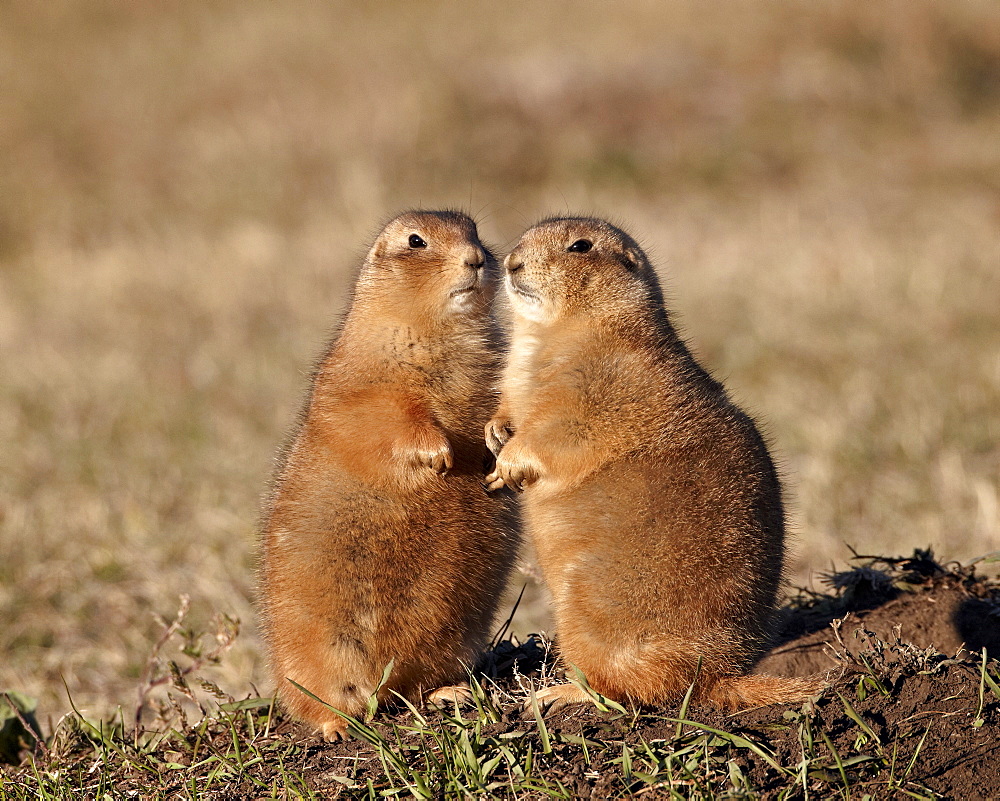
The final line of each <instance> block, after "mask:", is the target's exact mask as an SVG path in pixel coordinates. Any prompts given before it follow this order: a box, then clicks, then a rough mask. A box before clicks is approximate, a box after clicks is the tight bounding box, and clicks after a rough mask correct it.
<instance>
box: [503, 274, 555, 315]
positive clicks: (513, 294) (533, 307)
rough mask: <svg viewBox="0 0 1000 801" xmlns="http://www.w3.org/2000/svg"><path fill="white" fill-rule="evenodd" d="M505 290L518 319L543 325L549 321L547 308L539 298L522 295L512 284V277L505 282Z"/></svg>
mask: <svg viewBox="0 0 1000 801" xmlns="http://www.w3.org/2000/svg"><path fill="white" fill-rule="evenodd" d="M504 289H505V290H506V291H507V298H508V300H509V301H510V307H511V310H512V311H513V312H514V314H516V315H517V316H518V317H523V318H524V319H525V320H531V322H533V323H543V322H545V321H546V320H547V319H548V315H547V314H546V313H545V308H544V306H543V305H542V302H541V301H540V300H539V299H538V298H533V297H529V296H528V295H522V294H521V293H520V292H518V291H517V290H516V289H514V287H513V285H512V284H511V280H510V276H508V277H507V278H506V279H505V280H504Z"/></svg>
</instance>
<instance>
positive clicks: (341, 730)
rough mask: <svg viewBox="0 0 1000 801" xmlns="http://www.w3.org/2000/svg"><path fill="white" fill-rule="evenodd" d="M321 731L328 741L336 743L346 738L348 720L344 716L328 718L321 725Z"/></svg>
mask: <svg viewBox="0 0 1000 801" xmlns="http://www.w3.org/2000/svg"><path fill="white" fill-rule="evenodd" d="M320 731H321V732H322V733H323V739H324V740H326V741H327V742H331V743H335V742H337V740H346V739H347V721H346V720H344V719H343V718H336V719H335V720H328V721H326V723H324V724H323V725H322V726H320Z"/></svg>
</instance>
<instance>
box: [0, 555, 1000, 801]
mask: <svg viewBox="0 0 1000 801" xmlns="http://www.w3.org/2000/svg"><path fill="white" fill-rule="evenodd" d="M831 584H832V587H831V591H830V592H829V593H825V594H820V595H811V596H809V595H803V596H799V597H798V599H797V603H796V604H795V605H793V606H790V607H788V608H786V609H785V610H784V611H785V632H784V637H785V638H787V639H786V641H785V642H783V643H782V644H780V645H779V646H777V647H776V648H775V649H774V650H773V651H772V653H771V654H770V655H769V656H768V657H767V658H766V659H765V660H764V662H763V663H762V666H761V667H762V668H766V669H767V670H768V671H769V672H772V673H778V674H788V675H792V674H796V673H798V674H804V673H811V672H813V671H815V670H824V671H827V670H828V671H832V672H831V681H832V684H831V686H830V688H829V689H828V690H827V691H825V692H824V693H823V695H822V696H821V697H819V699H818V700H817V701H816V702H815V703H813V702H810V703H807V704H805V705H804V706H802V707H801V708H798V707H796V708H782V707H768V708H761V709H756V710H751V711H748V712H745V713H740V714H736V715H730V716H726V715H721V714H720V713H718V712H715V711H713V710H711V709H704V708H699V707H695V706H691V707H689V708H685V706H684V705H683V704H679V705H672V706H668V707H666V708H657V709H648V708H647V709H642V710H631V709H629V710H625V709H620V710H615V709H605V710H604V711H600V710H598V709H597V708H595V707H591V706H588V707H570V708H567V709H565V710H561V711H557V712H552V713H550V714H549V715H548V717H547V718H545V719H544V720H543V721H542V722H539V717H538V716H537V714H536V711H535V710H534V709H532V708H531V706H530V696H527V695H526V691H529V690H530V689H531V688H532V687H538V686H540V685H542V684H545V683H548V682H551V681H552V680H553V678H554V670H553V667H552V664H551V663H552V654H551V652H550V650H549V648H548V644H547V643H546V642H545V641H543V640H541V639H539V638H534V637H533V638H530V639H528V640H527V641H525V642H524V643H522V644H519V645H517V644H514V643H511V642H510V641H504V642H501V643H500V644H499V645H498V646H497V648H496V649H495V650H494V651H493V652H492V653H491V654H490V656H489V658H488V659H487V660H486V661H485V662H484V665H483V666H482V667H483V671H482V672H481V673H480V675H479V680H480V681H481V683H482V686H483V687H484V691H483V692H482V693H481V694H479V697H480V701H479V708H478V710H476V709H473V710H466V711H465V712H464V713H463V715H462V716H461V717H460V718H456V717H453V716H450V715H448V716H444V715H442V714H441V713H439V712H428V711H426V710H425V711H423V712H420V713H417V712H412V711H409V710H405V709H403V710H398V711H396V712H388V713H379V714H378V715H377V716H376V717H375V718H374V720H373V721H372V722H371V723H369V724H366V723H363V722H360V721H358V722H357V723H356V725H354V726H352V730H353V733H354V735H355V736H354V737H353V738H352V739H349V740H347V741H346V742H339V743H325V742H323V741H322V740H320V739H317V738H316V736H314V735H313V734H311V733H310V732H309V731H307V730H305V729H303V727H301V726H299V725H298V724H295V723H293V722H291V721H289V720H286V719H284V718H283V717H281V716H280V715H278V714H273V715H270V716H269V714H268V713H269V707H268V702H267V700H266V699H259V698H250V699H247V701H244V702H242V703H237V704H235V705H234V704H229V705H224V706H223V709H228V710H229V711H228V712H227V713H222V714H220V713H218V712H216V714H215V715H214V716H212V717H210V718H208V719H206V720H204V721H202V722H201V723H200V724H192V725H181V723H180V721H179V719H177V718H176V717H175V718H174V721H173V728H172V730H170V731H171V733H170V734H169V735H168V736H166V737H163V738H162V739H157V738H154V739H153V740H151V741H148V743H147V745H146V746H144V747H140V748H135V747H133V745H132V742H133V741H132V738H131V737H130V736H129V735H128V734H123V733H122V732H121V731H117V732H115V731H113V730H111V729H108V730H106V731H104V732H103V734H102V735H101V736H98V735H96V734H95V732H94V731H93V730H89V729H87V728H86V727H85V726H83V725H81V724H80V723H79V722H75V723H74V722H72V721H67V722H65V723H64V724H63V725H62V726H61V727H60V729H59V731H58V732H57V733H56V735H55V737H53V738H50V740H49V743H48V750H47V752H43V751H41V750H36V752H35V759H36V763H35V766H34V767H29V766H22V767H21V768H20V769H15V768H9V767H8V768H5V769H4V774H3V776H4V782H5V784H4V788H5V789H4V793H5V794H7V793H9V794H10V795H11V797H15V796H20V795H21V794H22V793H24V794H28V793H29V792H31V791H32V790H34V789H36V788H39V787H42V788H44V787H45V786H48V788H49V789H50V790H51V789H52V788H54V787H57V786H60V785H58V781H62V782H69V783H71V784H69V785H62V787H63V789H65V787H66V786H71V787H73V788H75V789H76V790H77V791H87V792H91V793H95V794H97V795H99V794H100V793H99V791H100V789H101V788H102V787H113V788H115V790H116V792H124V791H126V790H128V789H134V790H136V791H138V792H141V793H149V792H154V793H158V794H162V795H163V796H167V795H170V794H179V795H180V796H182V797H186V796H187V795H189V794H200V795H202V796H204V797H218V798H239V797H250V796H253V795H257V796H264V797H270V796H271V795H278V796H282V793H284V794H285V795H288V794H291V795H305V796H310V795H318V796H321V797H345V798H346V797H358V796H361V797H365V796H371V795H375V794H388V795H395V794H401V795H403V796H409V795H411V794H412V795H416V796H417V797H441V796H442V795H445V796H452V795H461V794H463V793H468V794H470V795H491V796H496V797H522V798H534V797H567V798H574V797H579V798H589V797H593V798H607V797H624V796H628V795H633V794H636V795H638V794H644V795H645V796H646V797H651V798H659V797H671V793H674V794H675V796H679V797H718V796H723V797H740V798H756V797H760V798H773V797H790V798H800V797H807V796H808V797H819V798H828V797H835V796H837V797H845V798H846V797H850V798H862V797H863V796H865V795H870V796H871V797H872V798H890V797H915V798H952V799H963V800H964V799H989V798H997V797H1000V685H998V682H1000V664H998V663H997V662H996V661H995V658H996V657H997V656H998V655H1000V652H998V650H997V646H998V639H997V631H998V628H1000V626H998V621H1000V585H998V584H997V583H996V582H993V581H989V580H984V579H982V578H980V577H977V575H976V574H975V573H974V572H973V571H972V570H969V569H960V568H959V567H958V566H956V565H952V566H942V565H939V564H937V563H936V562H934V561H933V559H932V558H930V557H929V555H928V554H926V553H922V552H918V553H916V554H915V555H914V557H913V558H911V559H905V560H902V559H901V560H892V561H889V562H886V561H878V562H869V563H868V564H867V565H866V566H863V567H860V568H857V569H854V570H852V571H848V572H846V573H840V574H837V575H836V576H834V577H832V582H831ZM831 621H833V622H834V623H833V625H831ZM962 642H964V643H965V644H966V646H967V648H966V649H964V650H961V649H959V645H960V644H961V643H962ZM981 648H986V649H987V653H986V656H984V655H983V653H982V651H981V650H979V649H981ZM174 694H175V696H176V695H177V692H176V689H175V690H174ZM526 698H528V699H529V700H528V708H527V709H525V707H524V705H525V702H526ZM166 714H167V716H170V712H169V710H167V711H166ZM681 719H683V720H684V722H683V723H682V722H679V721H680V720H681ZM162 731H167V729H161V733H162ZM53 776H55V777H57V778H55V779H53V778H51V777H53ZM45 777H50V778H48V779H46V778H45ZM46 781H48V785H46ZM727 794H729V795H727ZM5 797H6V796H5ZM282 797H284V796H282Z"/></svg>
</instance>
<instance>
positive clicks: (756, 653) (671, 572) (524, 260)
mask: <svg viewBox="0 0 1000 801" xmlns="http://www.w3.org/2000/svg"><path fill="white" fill-rule="evenodd" d="M579 240H586V241H588V242H591V243H592V244H593V247H592V249H590V250H589V252H572V251H570V250H568V248H570V247H571V246H572V245H573V243H575V242H577V241H579ZM505 267H506V290H507V297H508V300H509V303H510V307H511V309H510V310H511V323H512V336H511V345H510V348H511V356H510V358H509V360H508V365H507V368H506V370H505V372H504V376H503V381H502V397H501V401H500V407H499V410H498V412H497V414H496V415H495V417H494V418H493V419H492V420H491V421H490V422H489V423H488V424H487V426H486V429H485V431H486V440H487V443H488V444H489V445H490V447H491V448H492V449H493V451H494V453H497V454H498V455H497V465H496V470H495V471H494V472H493V474H491V475H490V476H488V477H487V483H488V484H489V485H490V487H491V488H493V489H495V488H499V487H502V486H504V485H506V486H510V487H514V488H521V489H524V495H523V498H522V501H523V502H522V514H523V521H524V526H525V532H526V533H527V534H528V535H530V537H531V538H532V540H533V542H534V545H535V549H536V551H537V554H538V560H539V565H540V567H541V569H542V572H543V574H544V576H545V580H546V583H547V584H548V586H549V589H550V591H551V594H552V598H553V602H554V606H555V617H556V624H557V629H558V642H559V648H560V652H561V654H562V656H563V659H564V660H565V661H566V662H567V663H569V664H570V665H574V666H575V667H577V668H578V669H579V670H581V671H582V673H583V674H584V675H585V676H586V678H587V680H588V682H589V684H590V686H591V687H592V688H593V689H594V690H596V691H597V692H599V693H601V694H602V695H605V696H607V697H609V698H612V699H616V700H624V699H632V700H635V701H638V702H643V703H657V702H663V701H666V700H670V699H676V698H679V697H681V696H682V695H683V694H684V692H685V691H686V689H687V688H688V687H689V686H690V685H691V683H692V682H694V681H695V677H696V675H697V677H698V679H697V682H696V685H695V698H696V699H700V700H705V701H709V702H712V703H714V704H716V705H718V706H720V707H723V708H725V709H737V708H744V707H750V706H758V705H762V704H770V703H777V702H786V701H797V700H801V699H803V698H805V697H807V696H809V695H810V694H812V693H814V692H816V691H817V690H818V689H819V687H820V686H821V685H820V683H819V682H817V681H812V680H806V681H803V680H794V679H782V678H777V677H771V676H750V675H745V674H747V673H748V672H749V671H750V669H751V668H752V667H753V664H754V662H756V660H757V659H758V658H759V657H760V655H761V652H762V649H763V648H764V646H765V644H766V642H767V638H768V632H769V623H770V618H771V616H772V612H773V609H774V605H775V597H776V592H777V589H778V585H779V582H780V579H781V573H782V557H783V547H784V546H783V540H784V516H783V511H782V502H781V488H780V485H779V482H778V477H777V475H776V472H775V469H774V467H773V465H772V463H771V459H770V458H769V456H768V452H767V448H766V447H765V444H764V441H763V440H762V438H761V436H760V434H759V433H758V431H757V429H756V427H755V426H754V424H753V422H752V421H751V420H750V418H749V417H747V415H746V414H744V413H743V412H742V411H741V410H740V409H739V408H738V407H736V406H735V405H734V404H733V403H732V402H731V401H730V400H729V398H728V397H727V395H726V393H725V390H724V389H723V387H722V386H721V385H720V384H718V383H717V382H716V381H714V380H713V379H712V378H711V377H710V376H709V375H708V374H707V373H706V372H705V371H704V370H703V369H702V368H701V367H700V366H699V365H698V364H697V363H696V362H695V360H694V359H693V357H692V356H691V354H690V353H689V352H688V350H687V348H686V347H685V345H684V343H683V342H682V340H681V339H680V338H679V337H678V336H677V334H676V333H675V331H674V329H673V327H672V326H671V324H670V322H669V319H668V316H667V312H666V311H665V309H664V306H663V299H662V295H661V292H660V287H659V284H658V281H657V279H656V275H655V273H654V272H653V269H652V267H651V266H650V264H649V261H648V259H647V258H646V256H645V254H644V253H643V252H642V250H641V249H640V248H639V246H638V245H637V244H636V243H635V242H634V241H633V240H632V239H631V238H630V237H629V236H628V235H627V234H625V233H624V232H622V231H620V230H618V229H617V228H615V227H613V226H611V225H609V224H608V223H606V222H603V221H601V220H593V219H559V220H549V221H546V222H543V223H541V224H539V225H537V226H535V227H534V228H531V229H529V230H528V231H527V232H526V233H525V234H524V235H523V236H522V237H521V240H520V242H519V243H518V244H517V246H516V247H515V248H514V250H513V252H512V253H511V254H510V255H509V256H508V257H507V260H506V261H505ZM570 687H572V685H570ZM549 696H551V697H549ZM549 696H546V697H547V698H549V700H557V699H558V700H561V701H562V702H576V701H580V700H582V698H581V696H580V693H579V692H578V691H577V690H575V689H570V688H569V687H567V688H565V689H561V690H560V689H555V688H554V689H553V690H552V692H551V693H549Z"/></svg>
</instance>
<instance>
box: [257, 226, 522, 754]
mask: <svg viewBox="0 0 1000 801" xmlns="http://www.w3.org/2000/svg"><path fill="white" fill-rule="evenodd" d="M495 272H496V262H495V260H494V259H493V258H492V256H491V255H490V253H489V251H488V250H487V249H486V248H485V247H484V246H483V245H482V243H481V242H480V241H479V237H478V233H477V231H476V225H475V223H474V222H473V221H472V220H471V219H470V218H469V217H467V216H465V215H464V214H460V213H457V212H429V211H414V212H408V213H405V214H402V215H400V216H399V217H397V218H396V219H394V220H392V221H391V222H390V223H389V224H388V225H386V227H385V228H384V229H383V231H382V232H381V233H380V234H379V235H378V237H377V238H376V240H375V242H374V244H373V245H372V247H371V249H370V250H369V252H368V255H367V256H366V257H365V260H364V263H363V265H362V267H361V271H360V274H359V276H358V279H357V282H356V285H355V288H354V296H353V299H352V303H351V306H350V309H349V310H348V312H347V314H346V317H345V318H344V321H343V324H342V327H341V330H340V332H339V334H338V335H337V336H336V337H335V338H334V340H333V342H332V343H331V344H330V345H329V348H328V350H327V352H326V354H325V355H324V356H323V358H322V359H321V361H320V362H319V364H318V366H317V368H316V371H315V374H314V376H313V380H312V387H311V391H310V395H309V399H308V403H307V405H306V408H305V410H304V413H303V416H302V419H301V421H300V424H299V427H298V430H297V432H296V433H295V435H294V439H293V440H292V442H291V444H290V446H289V447H288V448H287V451H286V453H285V454H284V457H283V459H282V461H281V463H280V464H279V466H278V469H277V473H276V476H275V480H274V486H273V490H272V493H271V497H270V499H269V501H268V502H267V504H266V508H265V513H264V526H263V558H262V565H261V573H260V595H261V601H262V603H261V606H262V617H263V629H264V634H265V640H266V642H267V644H268V648H269V651H270V658H271V665H272V671H273V675H274V679H275V682H276V683H277V688H278V696H279V698H280V699H281V700H282V701H283V703H284V706H285V707H286V708H287V709H288V710H289V711H290V712H292V714H293V715H295V716H296V717H298V718H301V719H302V720H304V721H306V722H308V723H311V724H313V725H315V726H317V727H318V728H320V729H322V731H323V735H324V736H325V737H326V738H328V739H336V738H337V737H339V736H343V733H344V732H345V730H346V724H345V722H344V720H343V719H342V718H341V717H339V716H338V715H336V714H335V713H333V712H331V711H330V710H329V709H327V708H325V707H324V706H322V705H321V704H319V703H317V702H316V701H314V700H312V699H311V698H309V697H308V696H306V695H305V694H303V693H301V692H300V691H298V690H297V689H296V688H295V687H294V686H292V685H291V684H290V682H289V681H288V680H289V679H291V680H292V681H294V682H296V683H298V684H300V685H301V686H303V687H305V688H306V689H308V690H309V691H310V692H312V693H314V694H315V695H317V696H318V697H320V698H322V699H323V700H324V701H326V702H327V703H329V704H331V705H332V706H334V707H336V708H337V709H339V710H341V711H343V712H346V713H348V714H351V715H357V714H358V713H359V712H361V710H363V709H364V708H365V705H366V703H367V699H368V698H369V697H370V696H371V694H372V693H374V692H375V690H376V687H377V685H378V682H379V680H380V678H381V676H382V672H383V670H384V669H385V667H386V666H387V665H388V664H389V662H390V661H392V662H393V669H392V672H391V675H390V676H389V679H388V682H387V684H386V685H385V686H384V687H383V688H382V690H381V691H380V692H379V700H380V701H385V700H391V699H392V698H393V696H392V691H395V692H398V693H400V694H402V695H404V696H406V697H408V698H410V699H413V700H416V701H419V700H420V698H421V697H422V696H424V695H426V694H427V693H428V692H429V691H434V690H436V689H437V688H442V687H443V689H441V690H440V692H438V694H437V695H436V696H435V698H454V697H455V694H456V693H458V694H459V695H461V688H459V687H448V686H447V685H456V684H458V683H461V682H462V681H463V680H464V678H465V669H466V666H469V667H471V666H472V665H473V664H474V663H475V661H476V658H477V656H478V655H479V653H480V651H481V649H482V647H483V646H484V645H485V643H486V641H487V639H488V632H489V628H490V626H491V625H492V623H493V619H494V614H495V611H496V606H497V602H498V599H499V597H500V593H501V591H502V590H503V588H504V585H505V582H506V580H507V576H508V573H509V570H510V567H511V564H512V561H513V558H514V554H515V550H516V545H517V541H516V533H515V531H514V529H513V528H512V527H511V526H510V525H509V522H510V510H509V508H508V505H507V504H508V502H507V501H505V500H504V499H501V498H497V497H490V496H488V495H487V494H486V493H484V492H483V488H482V478H483V457H484V455H485V454H486V449H485V447H484V446H483V441H482V431H483V425H484V424H485V422H486V420H487V419H488V418H489V415H490V412H491V411H492V409H493V407H494V406H495V403H496V398H495V387H496V382H497V378H498V374H499V359H500V357H499V353H498V351H499V344H498V342H497V338H496V332H495V326H494V323H493V321H492V319H491V309H490V307H491V300H492V296H493V293H494V288H495Z"/></svg>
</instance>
